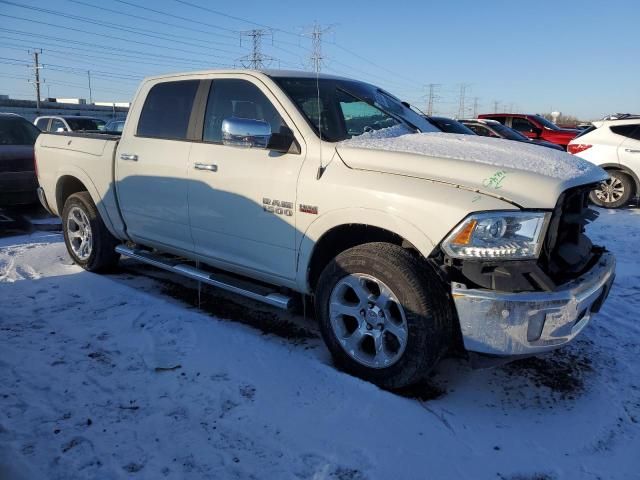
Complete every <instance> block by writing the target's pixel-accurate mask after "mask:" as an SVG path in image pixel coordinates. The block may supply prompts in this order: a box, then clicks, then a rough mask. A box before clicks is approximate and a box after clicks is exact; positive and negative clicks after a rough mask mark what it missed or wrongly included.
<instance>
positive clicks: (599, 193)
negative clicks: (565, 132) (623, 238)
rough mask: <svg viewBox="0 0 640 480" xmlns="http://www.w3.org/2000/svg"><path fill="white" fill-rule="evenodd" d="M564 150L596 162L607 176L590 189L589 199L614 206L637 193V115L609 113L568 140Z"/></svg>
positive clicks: (639, 147) (639, 123)
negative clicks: (593, 188)
mask: <svg viewBox="0 0 640 480" xmlns="http://www.w3.org/2000/svg"><path fill="white" fill-rule="evenodd" d="M567 151H568V152H569V153H572V154H574V155H577V156H579V157H582V158H584V159H585V160H589V161H590V162H592V163H595V164H596V165H600V166H601V167H602V168H604V169H605V170H606V171H607V173H609V176H610V178H609V180H607V181H606V182H603V183H602V184H601V185H600V187H599V188H596V189H595V190H593V191H592V192H591V195H590V198H591V201H592V202H593V203H595V204H596V205H599V206H601V207H606V208H618V207H622V206H624V205H627V204H628V203H629V200H631V198H633V197H634V196H635V195H638V194H640V115H630V114H623V115H620V114H618V115H612V116H610V117H607V118H605V119H604V120H600V121H597V122H593V126H591V127H589V128H588V129H586V130H585V131H584V132H583V133H581V134H580V135H578V136H577V137H576V138H574V139H573V140H571V142H569V145H568V147H567Z"/></svg>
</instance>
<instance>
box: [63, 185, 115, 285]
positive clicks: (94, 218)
mask: <svg viewBox="0 0 640 480" xmlns="http://www.w3.org/2000/svg"><path fill="white" fill-rule="evenodd" d="M77 209H79V210H81V211H82V212H83V213H84V215H85V216H86V218H87V220H88V222H89V226H90V235H91V238H92V242H91V248H90V250H89V253H88V255H87V257H86V258H82V257H81V256H79V254H78V253H77V252H76V251H75V250H74V247H73V245H72V240H73V241H75V240H74V239H72V235H73V233H74V231H72V230H71V225H74V223H75V222H74V221H73V220H72V221H71V222H70V221H69V219H70V215H71V214H72V212H74V213H79V212H78V211H77ZM70 224H71V225H70ZM62 231H63V233H64V243H65V245H66V247H67V251H68V252H69V255H70V256H71V258H72V259H73V261H74V262H75V263H76V264H78V265H80V266H81V267H82V268H84V269H85V270H87V271H89V272H104V271H108V270H111V269H113V268H115V266H116V265H117V264H118V260H119V259H120V254H118V253H116V251H115V247H116V245H118V243H120V242H118V240H117V239H116V238H115V237H114V236H113V235H111V233H110V232H109V230H107V227H106V226H105V224H104V222H103V221H102V218H100V214H99V213H98V209H97V208H96V206H95V204H94V203H93V200H92V199H91V196H90V195H89V193H88V192H79V193H74V194H73V195H70V196H69V198H67V201H66V202H65V204H64V208H63V210H62ZM83 256H84V255H83Z"/></svg>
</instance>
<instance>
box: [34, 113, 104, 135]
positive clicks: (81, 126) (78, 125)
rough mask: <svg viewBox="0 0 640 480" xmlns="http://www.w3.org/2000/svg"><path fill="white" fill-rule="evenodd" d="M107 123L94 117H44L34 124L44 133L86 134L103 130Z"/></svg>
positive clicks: (37, 119)
mask: <svg viewBox="0 0 640 480" xmlns="http://www.w3.org/2000/svg"><path fill="white" fill-rule="evenodd" d="M105 123H106V122H105V121H104V120H101V119H99V118H93V117H80V116H72V115H69V116H51V115H47V116H43V117H38V118H36V119H35V120H34V122H33V124H34V125H35V126H36V127H38V128H39V129H40V130H42V131H43V132H84V131H97V130H103V129H104V126H105Z"/></svg>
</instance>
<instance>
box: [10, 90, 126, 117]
mask: <svg viewBox="0 0 640 480" xmlns="http://www.w3.org/2000/svg"><path fill="white" fill-rule="evenodd" d="M129 105H130V103H128V102H99V104H93V105H92V104H87V103H86V100H85V99H83V98H47V99H45V100H44V101H42V102H40V108H39V109H38V108H36V101H35V100H15V99H12V98H9V96H8V95H0V112H7V113H17V114H18V115H22V116H23V117H24V118H26V119H27V120H29V121H33V120H35V118H36V117H39V116H42V115H78V116H85V117H95V118H100V119H102V120H105V121H109V120H114V119H125V118H126V117H127V113H128V112H129Z"/></svg>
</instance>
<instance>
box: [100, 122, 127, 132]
mask: <svg viewBox="0 0 640 480" xmlns="http://www.w3.org/2000/svg"><path fill="white" fill-rule="evenodd" d="M123 128H124V120H111V121H109V122H107V124H106V125H105V126H104V129H103V131H105V132H122V129H123Z"/></svg>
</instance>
